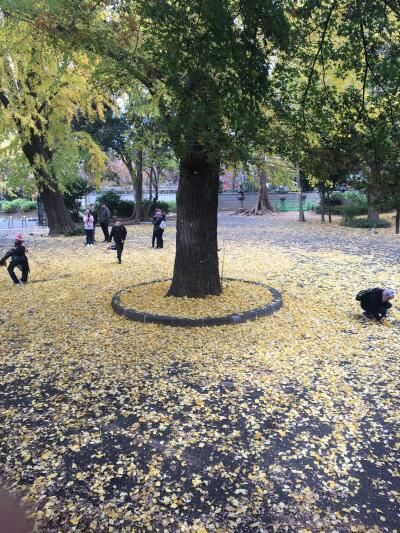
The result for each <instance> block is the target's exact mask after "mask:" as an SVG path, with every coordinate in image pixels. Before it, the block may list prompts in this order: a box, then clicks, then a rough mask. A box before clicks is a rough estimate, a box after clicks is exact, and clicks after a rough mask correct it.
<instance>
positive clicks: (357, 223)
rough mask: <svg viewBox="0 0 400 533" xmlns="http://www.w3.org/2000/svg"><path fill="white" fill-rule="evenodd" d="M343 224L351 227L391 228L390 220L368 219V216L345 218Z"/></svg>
mask: <svg viewBox="0 0 400 533" xmlns="http://www.w3.org/2000/svg"><path fill="white" fill-rule="evenodd" d="M342 225H343V226H347V227H350V228H390V226H391V224H390V222H389V221H388V220H368V219H367V218H351V219H347V220H343V222H342Z"/></svg>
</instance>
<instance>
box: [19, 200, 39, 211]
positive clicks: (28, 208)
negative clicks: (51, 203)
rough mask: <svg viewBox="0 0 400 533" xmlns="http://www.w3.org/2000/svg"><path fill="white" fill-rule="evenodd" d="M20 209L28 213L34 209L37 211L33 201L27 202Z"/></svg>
mask: <svg viewBox="0 0 400 533" xmlns="http://www.w3.org/2000/svg"><path fill="white" fill-rule="evenodd" d="M20 209H21V210H22V211H23V212H24V213H27V212H28V211H32V210H33V209H36V202H33V201H32V200H25V202H23V203H22V204H21V206H20Z"/></svg>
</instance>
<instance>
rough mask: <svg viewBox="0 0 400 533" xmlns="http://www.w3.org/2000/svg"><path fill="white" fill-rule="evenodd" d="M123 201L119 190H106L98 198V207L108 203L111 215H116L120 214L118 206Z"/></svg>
mask: <svg viewBox="0 0 400 533" xmlns="http://www.w3.org/2000/svg"><path fill="white" fill-rule="evenodd" d="M121 201H122V200H121V196H120V195H119V194H118V193H117V192H115V191H106V192H105V193H103V194H101V195H100V196H99V197H98V198H97V200H96V207H97V208H99V207H100V206H101V205H103V204H106V206H107V207H108V209H109V210H110V213H111V216H112V217H115V216H117V215H119V213H118V208H119V205H120V203H121Z"/></svg>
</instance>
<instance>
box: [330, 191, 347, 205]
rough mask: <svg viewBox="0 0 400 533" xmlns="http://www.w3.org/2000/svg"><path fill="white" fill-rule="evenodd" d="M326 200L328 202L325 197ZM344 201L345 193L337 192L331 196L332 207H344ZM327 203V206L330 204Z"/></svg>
mask: <svg viewBox="0 0 400 533" xmlns="http://www.w3.org/2000/svg"><path fill="white" fill-rule="evenodd" d="M325 200H326V197H325ZM344 201H345V196H344V193H342V192H337V191H335V192H333V193H332V194H331V206H334V205H343V203H344ZM325 203H326V205H327V203H328V202H327V201H326V202H325Z"/></svg>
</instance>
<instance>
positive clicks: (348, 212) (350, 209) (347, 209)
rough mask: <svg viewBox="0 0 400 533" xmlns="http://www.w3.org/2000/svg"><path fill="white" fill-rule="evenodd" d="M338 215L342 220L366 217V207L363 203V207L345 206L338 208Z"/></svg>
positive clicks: (360, 205)
mask: <svg viewBox="0 0 400 533" xmlns="http://www.w3.org/2000/svg"><path fill="white" fill-rule="evenodd" d="M339 211H340V213H339V214H341V215H342V217H343V218H345V219H348V218H354V217H357V216H359V215H366V214H367V213H368V206H367V203H366V202H365V205H363V204H361V203H360V204H345V205H342V206H340V209H339Z"/></svg>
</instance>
